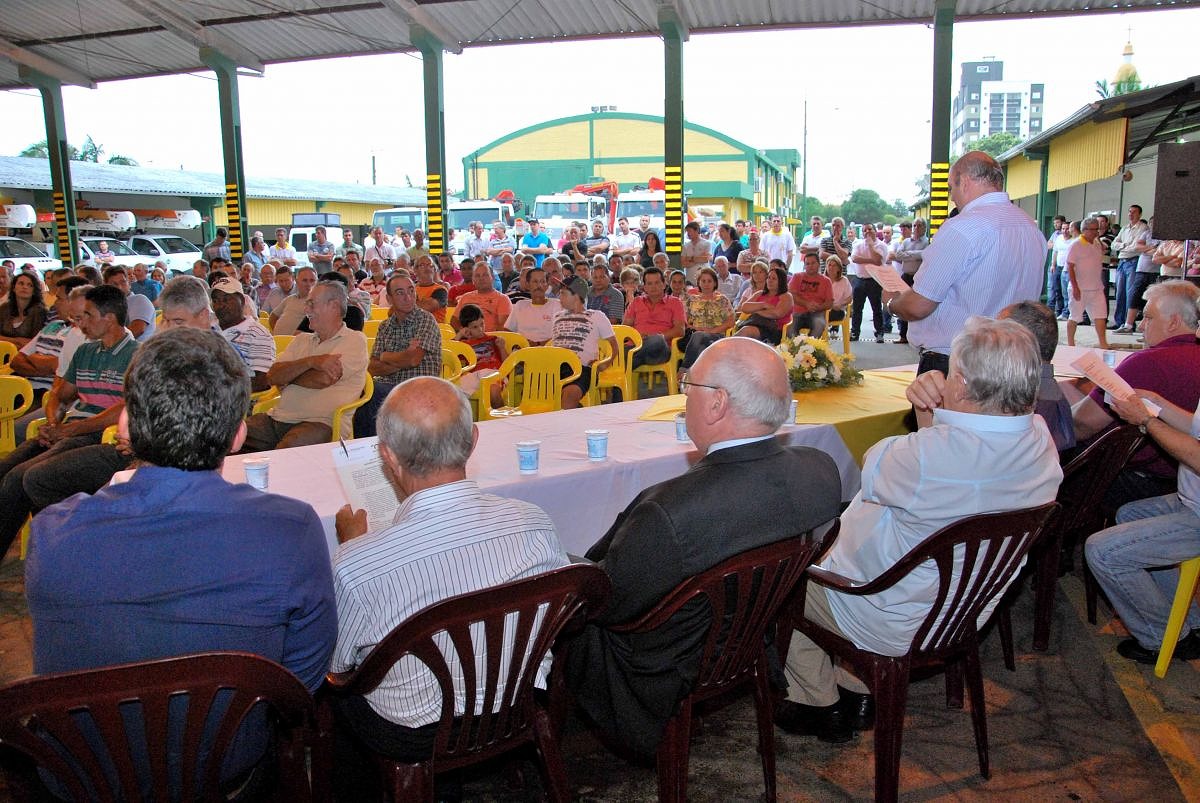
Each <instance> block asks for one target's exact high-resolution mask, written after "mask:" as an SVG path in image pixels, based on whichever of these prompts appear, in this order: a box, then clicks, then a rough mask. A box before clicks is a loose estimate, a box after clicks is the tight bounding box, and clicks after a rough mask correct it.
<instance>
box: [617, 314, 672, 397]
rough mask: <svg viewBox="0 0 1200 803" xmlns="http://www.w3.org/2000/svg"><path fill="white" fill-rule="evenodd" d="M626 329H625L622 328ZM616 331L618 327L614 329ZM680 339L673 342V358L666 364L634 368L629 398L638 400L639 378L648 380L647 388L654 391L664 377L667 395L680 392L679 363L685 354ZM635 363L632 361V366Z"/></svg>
mask: <svg viewBox="0 0 1200 803" xmlns="http://www.w3.org/2000/svg"><path fill="white" fill-rule="evenodd" d="M622 328H624V327H622ZM613 331H616V327H615V326H614V327H613ZM679 341H680V338H678V337H676V338H673V339H672V340H671V356H670V357H668V358H667V361H666V362H660V363H656V364H654V365H642V366H639V367H637V368H632V369H630V370H631V377H630V381H629V385H630V388H629V394H630V395H629V398H630V399H631V400H633V399H637V394H638V382H637V380H638V377H645V378H646V388H647V389H653V388H654V386H655V385H656V384H657V383H658V377H659V376H662V378H663V379H664V380H666V383H667V395H671V394H672V393H678V392H679V363H681V362H682V361H683V352H682V351H680V350H679ZM632 364H633V362H632V361H630V365H632Z"/></svg>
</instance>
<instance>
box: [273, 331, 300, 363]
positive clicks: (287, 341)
mask: <svg viewBox="0 0 1200 803" xmlns="http://www.w3.org/2000/svg"><path fill="white" fill-rule="evenodd" d="M274 337H275V356H276V357H277V358H278V357H279V355H280V354H283V351H284V349H286V348H287V347H288V346H289V345H291V342H292V339H293V338H294V337H295V335H275V336H274Z"/></svg>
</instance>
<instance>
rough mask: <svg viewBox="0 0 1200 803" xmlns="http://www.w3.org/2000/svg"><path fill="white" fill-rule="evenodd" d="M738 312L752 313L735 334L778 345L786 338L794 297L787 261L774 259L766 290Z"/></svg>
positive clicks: (768, 272) (752, 298) (756, 295)
mask: <svg viewBox="0 0 1200 803" xmlns="http://www.w3.org/2000/svg"><path fill="white" fill-rule="evenodd" d="M738 312H745V313H749V314H750V317H749V318H747V319H746V320H745V321H743V322H742V323H741V325H740V326H739V327H738V329H737V331H736V332H734V334H737V335H741V336H742V337H752V338H754V339H756V340H761V341H763V342H764V343H770V344H771V345H773V346H778V345H779V341H780V340H781V339H782V338H783V325H784V324H785V323H786V322H787V321H788V320H790V319H791V316H792V294H791V293H789V292H788V291H787V269H786V268H785V266H784V264H783V261H782V260H779V259H772V260H771V267H770V270H768V271H767V285H766V288H765V289H764V290H762V291H760V292H758V293H755V294H754V295H753V296H751V297H750V299H749V300H748V301H744V302H742V306H741V307H739V308H738Z"/></svg>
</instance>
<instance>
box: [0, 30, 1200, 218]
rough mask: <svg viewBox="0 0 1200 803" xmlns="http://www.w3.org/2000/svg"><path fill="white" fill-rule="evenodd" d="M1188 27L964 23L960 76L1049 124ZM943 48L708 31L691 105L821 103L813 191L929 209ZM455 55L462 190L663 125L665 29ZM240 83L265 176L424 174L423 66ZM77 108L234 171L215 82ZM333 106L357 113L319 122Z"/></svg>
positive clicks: (253, 155)
mask: <svg viewBox="0 0 1200 803" xmlns="http://www.w3.org/2000/svg"><path fill="white" fill-rule="evenodd" d="M1186 30H1191V31H1200V9H1196V8H1192V9H1172V10H1165V11H1152V12H1137V13H1120V14H1118V13H1102V14H1092V15H1077V16H1073V17H1063V18H1043V19H1040V20H1032V19H1024V18H1022V19H1017V20H1011V21H1009V20H998V21H987V22H960V23H958V24H956V25H955V28H954V76H953V79H952V80H953V85H954V87H956V88H957V86H958V83H959V78H960V71H959V66H958V65H959V64H960V63H961V62H963V61H973V60H978V59H981V58H987V57H994V58H996V59H998V60H1001V61H1003V62H1004V76H1005V78H1006V79H1013V80H1027V81H1032V82H1043V83H1045V85H1046V96H1045V116H1044V120H1045V126H1046V127H1049V126H1051V125H1053V124H1055V123H1057V122H1059V121H1060V120H1062V119H1063V118H1065V117H1067V116H1069V115H1070V114H1072V113H1074V112H1075V111H1076V110H1077V109H1079V108H1080V107H1081V106H1083V105H1084V104H1086V103H1089V102H1091V101H1093V100H1096V99H1097V96H1096V92H1095V86H1094V85H1095V82H1096V81H1097V80H1099V79H1107V80H1109V81H1111V80H1112V77H1113V74H1114V73H1115V71H1116V69H1117V67H1118V66H1119V65H1120V63H1121V60H1122V57H1121V51H1122V48H1123V47H1124V45H1125V42H1126V40H1127V38H1130V37H1132V42H1133V46H1134V51H1135V54H1134V57H1133V61H1134V64H1135V66H1136V67H1137V68H1138V71H1139V73H1140V74H1141V77H1142V80H1143V82H1144V83H1145V84H1148V85H1150V84H1164V83H1169V82H1172V81H1176V80H1180V79H1183V78H1186V77H1189V76H1190V75H1192V74H1195V73H1197V72H1200V71H1198V70H1197V69H1196V61H1195V56H1194V53H1192V52H1191V50H1192V49H1191V48H1188V47H1186V46H1184V45H1183V42H1184V41H1185V37H1183V36H1182V35H1181V32H1182V31H1186ZM1170 43H1176V45H1177V46H1170ZM1164 45H1166V46H1164ZM932 54H933V32H932V27H931V26H929V25H889V26H879V27H855V28H843V29H824V28H823V29H807V30H806V29H799V30H787V31H769V32H760V31H754V32H739V33H729V34H724V33H723V34H703V35H701V34H697V35H693V36H692V37H691V39H690V41H688V42H687V43H685V45H684V87H685V96H684V114H685V116H686V118H687V119H688V121H689V122H692V123H696V124H699V125H703V126H707V127H709V128H713V129H716V130H718V131H721V132H723V133H725V134H728V135H729V136H732V137H733V138H735V139H738V140H741V141H742V142H744V143H746V144H748V145H750V146H752V147H755V148H760V149H766V148H795V149H796V150H803V142H804V137H803V132H804V112H803V110H804V107H805V101H807V108H808V147H807V152H808V157H809V158H808V162H809V168H808V194H809V195H810V196H813V197H816V198H819V199H820V200H822V201H824V202H827V203H833V202H838V201H841V200H843V199H844V198H845V197H846V196H847V195H848V194H849V193H850V191H851V190H853V189H856V188H869V189H874V190H876V191H877V192H879V194H880V195H882V196H883V197H884V198H885V199H886V200H888V201H891V200H893V199H897V198H899V199H903V200H905V201H906V202H911V201H912V200H914V198H915V196H916V192H917V190H916V185H915V181H916V179H917V178H918V177H920V176H921V175H923V174H924V172H925V166H926V164H927V163H928V162H929V131H930V124H929V120H930V114H931V107H932V89H931V78H930V71H931V69H932V66H931V65H932ZM444 64H445V122H446V158H447V182H446V184H447V187H448V189H449V190H450V191H452V192H453V191H456V190H458V189H460V188H461V187H462V184H463V171H462V158H463V157H464V156H466V155H467V154H468V153H470V152H472V151H474V150H477V149H479V148H481V147H483V146H484V145H487V144H488V143H489V142H491V141H493V140H495V139H497V138H499V137H501V136H504V135H505V134H508V133H510V132H512V131H515V130H517V129H520V128H523V127H525V126H529V125H534V124H537V123H540V122H544V121H546V120H551V119H555V118H558V117H567V116H570V115H575V114H585V113H588V112H589V111H590V110H591V107H592V106H597V105H614V106H616V107H617V109H618V110H619V111H622V112H637V113H643V114H655V115H661V114H662V98H663V73H662V65H663V59H662V41H661V40H660V39H658V38H653V37H640V38H627V39H609V40H589V41H580V42H561V43H554V44H524V45H511V46H503V47H480V48H472V49H468V50H466V51H464V53H463V54H462V55H458V56H455V55H451V54H447V55H446V56H445V58H444ZM239 86H240V91H241V114H242V137H243V154H244V160H245V172H246V175H247V176H250V177H255V176H262V177H283V178H287V177H296V178H301V177H303V178H309V179H311V178H318V177H325V178H328V179H329V180H330V181H339V182H348V183H355V182H357V183H362V184H369V183H370V182H371V157H372V155H374V157H375V164H376V180H377V182H378V183H379V184H390V185H396V186H405V185H407V184H408V183H409V181H410V180H411V183H412V184H415V185H420V184H422V183H423V180H424V175H425V151H424V121H423V114H422V108H423V96H422V86H421V61H420V59H419V57H418V56H416V55H408V54H394V55H387V56H361V57H356V58H341V59H334V60H326V61H310V62H301V63H295V64H273V65H268V66H267V69H266V73H265V75H264V76H263V77H261V78H258V77H246V78H242V79H241V80H240V81H239ZM63 104H64V109H65V116H66V121H67V133H68V139H69V141H70V142H71V143H72V144H74V145H81V144H82V143H83V140H84V137H85V136H86V135H89V134H90V135H91V136H92V137H93V139H94V140H95V141H96V142H97V143H99V144H100V145H101V146H102V147H103V148H104V152H105V157H106V158H107V156H111V155H113V154H122V155H126V156H130V157H133V158H134V159H137V160H138V161H139V162H140V163H141V164H143V165H146V166H151V167H158V168H182V169H186V170H202V171H210V172H220V171H221V169H222V168H221V164H222V162H221V142H220V128H219V119H218V114H217V84H216V80H215V78H214V77H213V76H212V74H211V73H197V74H192V75H180V76H169V77H161V78H146V79H140V80H136V81H115V82H106V83H102V84H100V85H99V87H98V88H97V89H95V90H88V89H83V88H80V87H65V88H64V90H63ZM314 104H318V105H323V106H325V107H326V108H327V109H328V110H329V111H331V112H334V113H335V114H336V115H337V116H338V117H339V118H340V119H339V120H338V121H337V122H334V123H331V124H320V125H314V124H312V123H309V122H307V120H308V113H309V111H310V109H311V108H312V107H313V105H314ZM0 120H2V121H4V122H3V124H0V154H4V155H16V154H17V153H19V152H20V151H21V150H22V149H23V148H24V147H26V146H27V145H29V144H31V143H33V142H37V141H39V140H41V139H44V138H45V128H44V122H43V117H42V112H41V101H40V98H39V96H38V95H37V94H36V93H35V92H33V91H31V90H16V91H7V92H2V91H0Z"/></svg>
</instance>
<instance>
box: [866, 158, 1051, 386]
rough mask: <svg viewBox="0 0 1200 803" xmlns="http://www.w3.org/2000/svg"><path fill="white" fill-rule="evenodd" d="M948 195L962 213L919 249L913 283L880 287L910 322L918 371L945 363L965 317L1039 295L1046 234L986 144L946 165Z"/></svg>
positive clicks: (989, 314)
mask: <svg viewBox="0 0 1200 803" xmlns="http://www.w3.org/2000/svg"><path fill="white" fill-rule="evenodd" d="M950 200H952V201H953V202H954V205H955V206H956V207H958V210H959V214H958V215H957V216H956V217H954V218H952V219H950V220H947V221H946V222H945V223H943V224H942V227H941V228H940V229H939V230H938V232H937V236H936V237H935V238H934V239H933V242H932V243H930V245H929V247H928V248H926V249H925V250H924V251H923V252H922V262H921V267H920V269H919V270H918V271H917V275H916V279H915V281H914V283H913V287H912V289H911V290H906V291H904V292H903V293H884V294H883V301H884V304H885V306H886V307H887V309H888V311H889V312H891V313H892V314H893V315H896V316H897V317H899V318H901V319H903V320H905V321H908V322H909V323H910V326H909V327H908V339H909V340H910V341H911V342H912V344H913V345H914V346H916V347H917V350H918V351H919V352H920V354H921V362H920V364H919V367H918V369H917V371H918V373H924V372H925V371H931V370H939V371H942V372H943V373H947V372H948V371H949V370H950V366H949V361H950V343H951V341H953V340H954V336H955V335H957V334H958V333H959V332H960V331H962V328H963V325H964V324H965V323H966V321H967V318H969V317H971V316H972V315H985V316H987V317H989V318H994V317H996V313H998V312H1000V310H1002V309H1004V308H1005V307H1007V306H1008V305H1009V304H1012V303H1015V302H1017V301H1030V300H1032V301H1036V300H1037V299H1038V298H1039V297H1040V296H1041V290H1042V263H1043V262H1044V261H1045V258H1046V241H1045V239H1044V238H1043V237H1042V233H1041V232H1040V231H1039V230H1038V227H1037V224H1036V223H1034V222H1033V219H1032V218H1030V217H1029V215H1027V214H1025V212H1024V211H1023V210H1021V209H1020V208H1019V207H1017V206H1016V205H1014V204H1013V203H1012V202H1011V201H1010V200H1009V197H1008V193H1006V192H1004V169H1003V168H1002V167H1001V166H1000V165H999V163H997V162H996V160H995V159H993V158H992V157H991V156H989V155H988V154H986V153H984V152H983V151H970V152H969V153H965V154H963V156H962V158H960V159H959V160H958V161H957V162H955V163H954V166H953V167H952V168H950Z"/></svg>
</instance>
